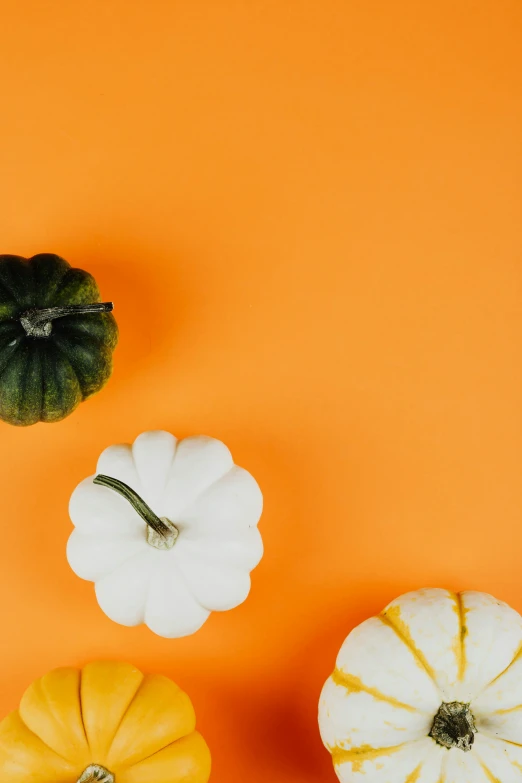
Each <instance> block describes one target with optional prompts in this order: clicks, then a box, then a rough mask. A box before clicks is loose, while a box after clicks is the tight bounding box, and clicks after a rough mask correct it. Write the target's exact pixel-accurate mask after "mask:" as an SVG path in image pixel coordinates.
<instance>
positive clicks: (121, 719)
mask: <svg viewBox="0 0 522 783" xmlns="http://www.w3.org/2000/svg"><path fill="white" fill-rule="evenodd" d="M82 676H83V669H82ZM144 682H145V675H144V674H143V675H142V678H141V681H140V684H139V685H138V687H137V689H136V692H135V693H134V696H133V697H132V699H131V700H130V701H129V703H128V704H127V706H126V707H125V710H124V712H123V714H122V716H121V718H120V720H119V721H118V725H117V726H116V729H115V730H114V734H113V735H112V737H111V740H110V742H109V743H108V745H107V756H109V754H110V751H111V748H112V743H113V742H114V740H115V739H116V735H117V733H118V731H119V730H120V726H121V724H122V723H123V719H124V718H125V716H126V715H127V713H128V711H129V708H130V706H131V704H133V703H134V701H135V699H136V697H137V696H138V694H139V692H140V690H141V687H142V685H143V683H144ZM80 683H81V677H80ZM80 693H81V691H80ZM80 712H81V714H82V723H83V704H82V700H81V699H80ZM83 725H84V729H85V723H84V724H83ZM85 736H86V737H87V732H85ZM87 744H89V739H88V738H87ZM89 750H90V745H89ZM93 763H96V764H98V762H97V761H96V760H95V759H93Z"/></svg>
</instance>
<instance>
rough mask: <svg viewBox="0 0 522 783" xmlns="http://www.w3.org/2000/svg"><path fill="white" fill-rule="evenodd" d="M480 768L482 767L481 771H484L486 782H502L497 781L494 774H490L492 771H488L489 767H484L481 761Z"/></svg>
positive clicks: (500, 782)
mask: <svg viewBox="0 0 522 783" xmlns="http://www.w3.org/2000/svg"><path fill="white" fill-rule="evenodd" d="M480 766H481V767H482V769H483V770H484V772H485V774H486V775H487V778H488V780H490V781H491V783H502V781H501V780H499V779H498V778H496V777H495V776H494V774H493V773H492V771H491V770H490V769H489V767H486V765H485V764H484V762H483V761H481V762H480Z"/></svg>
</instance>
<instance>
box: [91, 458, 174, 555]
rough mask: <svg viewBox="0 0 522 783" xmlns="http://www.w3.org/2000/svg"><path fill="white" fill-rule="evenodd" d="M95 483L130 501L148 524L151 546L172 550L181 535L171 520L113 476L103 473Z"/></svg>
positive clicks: (97, 477) (148, 539)
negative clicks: (161, 515)
mask: <svg viewBox="0 0 522 783" xmlns="http://www.w3.org/2000/svg"><path fill="white" fill-rule="evenodd" d="M93 483H94V484H98V485H99V486H100V487H107V488H108V489H112V490H114V492H117V493H118V494H119V495H121V496H122V497H124V498H125V500H128V502H129V503H130V504H131V506H132V508H133V509H134V511H136V513H137V514H139V515H140V517H141V518H142V519H143V520H144V522H146V523H147V525H148V532H147V541H148V543H149V544H150V545H151V546H153V547H155V548H156V549H172V547H173V546H174V544H175V542H176V539H177V537H178V535H179V531H178V529H177V528H176V527H175V526H174V525H173V524H172V522H171V521H170V520H169V519H166V518H165V517H158V515H157V514H155V513H154V511H153V510H152V509H151V508H150V506H148V505H147V504H146V503H145V501H144V500H143V498H141V497H140V496H139V495H138V493H137V492H135V491H134V490H133V489H132V488H131V487H129V486H128V484H125V483H124V482H123V481H119V479H115V478H112V476H105V475H104V474H103V473H99V474H98V475H97V476H96V477H95V478H94V479H93Z"/></svg>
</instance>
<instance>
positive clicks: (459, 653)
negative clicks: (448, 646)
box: [451, 593, 468, 681]
mask: <svg viewBox="0 0 522 783" xmlns="http://www.w3.org/2000/svg"><path fill="white" fill-rule="evenodd" d="M451 597H452V598H453V601H454V602H455V606H454V611H455V614H456V615H457V618H458V621H459V628H458V631H457V637H456V639H455V641H454V643H453V651H454V653H455V658H456V659H457V677H458V679H459V680H460V681H462V680H463V679H464V674H465V673H466V666H467V660H466V636H467V635H468V628H467V626H466V615H467V613H468V610H467V609H465V608H464V605H463V603H462V595H461V594H460V593H452V595H451Z"/></svg>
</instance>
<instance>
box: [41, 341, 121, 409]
mask: <svg viewBox="0 0 522 783" xmlns="http://www.w3.org/2000/svg"><path fill="white" fill-rule="evenodd" d="M88 342H90V343H91V347H92V348H94V353H95V354H96V353H97V354H98V355H99V356H103V358H104V359H105V367H104V372H103V375H102V374H101V373H100V371H99V369H98V373H97V374H98V376H99V377H98V382H97V385H96V387H95V388H94V389H92V390H90V391H89V390H87V391H86V390H85V388H84V387H85V386H87V387H88V386H89V381H88V380H87V381H86V379H85V378H84V379H82V378H81V377H80V375H79V374H78V369H77V367H76V366H75V363H74V362H73V361H71V358H70V355H69V352H68V349H69V346H70V347H72V348H74V344H75V341H74V340H71V339H70V337H69V336H67V335H63V334H60V335H55V336H54V339H53V345H54V346H55V348H56V349H57V350H58V351H59V352H60V355H61V356H63V357H64V358H66V359H67V361H68V362H69V364H70V365H71V367H72V368H73V370H74V374H75V376H76V378H77V380H78V385H79V387H80V391H81V393H82V401H84V400H86V399H88V398H89V397H91V396H92V395H93V394H96V393H97V392H98V391H100V390H101V389H102V388H103V387H104V386H105V384H106V383H107V381H108V380H109V378H110V376H111V373H112V351H111V350H110V348H108V347H107V346H106V345H98V344H97V343H96V342H95V341H94V340H93V339H91V337H90V336H89V337H87V338H85V339H83V340H78V341H77V343H76V344H77V345H80V346H81V347H82V348H85V349H86V350H89V348H88V346H87V345H86V343H88ZM107 370H109V372H107Z"/></svg>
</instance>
